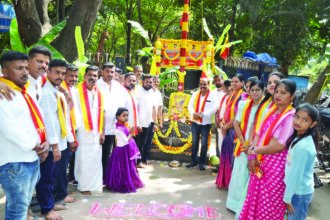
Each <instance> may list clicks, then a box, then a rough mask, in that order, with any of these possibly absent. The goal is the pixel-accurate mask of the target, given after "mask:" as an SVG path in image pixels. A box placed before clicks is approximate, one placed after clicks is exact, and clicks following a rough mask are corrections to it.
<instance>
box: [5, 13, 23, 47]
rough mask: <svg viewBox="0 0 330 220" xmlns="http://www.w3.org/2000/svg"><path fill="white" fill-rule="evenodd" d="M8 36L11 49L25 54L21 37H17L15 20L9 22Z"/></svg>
mask: <svg viewBox="0 0 330 220" xmlns="http://www.w3.org/2000/svg"><path fill="white" fill-rule="evenodd" d="M9 36H10V47H11V49H12V50H15V51H18V52H21V53H26V48H25V46H24V44H23V42H22V41H21V37H20V36H19V32H18V25H17V20H16V18H14V19H12V20H11V23H10V27H9Z"/></svg>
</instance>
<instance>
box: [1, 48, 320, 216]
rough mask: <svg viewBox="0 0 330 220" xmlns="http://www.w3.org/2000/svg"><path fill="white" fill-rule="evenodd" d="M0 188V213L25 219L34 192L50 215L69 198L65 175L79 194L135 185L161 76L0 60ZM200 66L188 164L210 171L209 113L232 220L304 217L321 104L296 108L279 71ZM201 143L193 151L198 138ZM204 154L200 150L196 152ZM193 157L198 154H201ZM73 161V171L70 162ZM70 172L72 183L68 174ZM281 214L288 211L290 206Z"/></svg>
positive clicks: (41, 52) (33, 58) (154, 121)
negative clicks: (0, 201) (251, 74)
mask: <svg viewBox="0 0 330 220" xmlns="http://www.w3.org/2000/svg"><path fill="white" fill-rule="evenodd" d="M0 63H1V67H2V74H3V75H2V76H1V77H0V120H1V126H0V146H1V147H0V177H1V178H0V184H1V185H2V188H3V189H4V192H5V194H6V197H7V200H6V214H5V216H6V217H5V219H26V218H27V215H28V207H29V204H30V201H31V198H32V195H33V193H34V191H35V192H36V198H37V201H38V204H39V206H40V208H41V213H42V214H43V215H45V217H46V219H55V220H58V219H62V217H61V216H60V215H59V213H58V212H56V210H57V205H58V204H63V203H70V202H74V201H75V198H74V197H72V196H70V195H69V194H68V191H67V188H68V182H69V180H74V181H76V182H77V184H78V190H79V191H80V192H81V193H82V194H84V195H90V194H91V193H92V192H101V191H102V188H103V187H104V186H106V187H107V188H108V189H110V190H112V191H115V192H122V193H129V192H136V190H137V189H138V188H141V187H143V185H144V184H143V183H142V181H141V179H140V177H139V174H138V170H137V168H144V167H146V166H148V160H149V154H150V148H151V144H152V139H153V135H154V131H155V130H156V129H157V128H161V127H162V121H163V119H162V106H163V102H162V95H161V93H160V91H159V89H158V86H159V79H158V78H157V77H154V76H151V75H149V74H142V67H140V66H136V67H135V68H134V72H129V73H127V74H125V75H123V74H122V70H121V69H119V68H116V66H115V65H114V64H112V63H104V64H103V65H102V67H101V70H99V68H98V67H96V66H93V65H91V66H88V67H87V68H86V70H85V72H84V81H82V82H80V83H78V74H79V69H78V68H77V67H76V66H75V65H73V64H68V63H66V61H63V60H58V59H52V57H51V53H50V52H49V50H48V49H46V48H44V47H41V46H36V47H34V48H32V49H31V50H30V51H29V54H28V55H25V54H22V53H19V52H14V51H9V52H7V53H4V54H3V55H2V57H1V62H0ZM210 83H211V82H210V81H209V79H208V78H207V77H206V75H205V74H204V73H202V77H201V79H200V81H199V90H198V91H196V92H195V93H194V94H193V95H192V96H191V98H190V101H189V104H188V110H189V112H190V114H191V132H192V155H191V162H190V163H189V164H188V165H187V168H191V167H195V166H197V165H198V167H199V169H200V170H201V171H203V170H205V169H206V166H205V164H206V157H207V151H208V139H209V135H210V130H211V125H212V123H213V118H215V124H216V127H217V128H218V129H217V131H218V132H217V136H218V140H217V145H218V146H217V150H216V151H217V154H218V155H219V157H220V165H219V170H218V175H217V178H216V184H217V186H218V187H219V188H224V189H228V197H227V202H226V206H227V208H228V209H230V210H232V211H234V212H235V213H236V218H238V219H283V218H284V216H285V215H286V214H288V218H289V219H305V218H306V216H307V210H308V205H309V203H310V202H311V200H312V196H313V164H314V160H315V156H316V150H315V145H316V143H317V142H316V138H317V137H316V133H315V131H314V130H315V127H316V125H317V120H318V111H317V110H316V109H315V108H314V107H313V106H311V105H310V104H302V105H300V106H299V107H297V108H296V109H295V108H294V106H293V101H294V98H295V90H296V84H295V82H294V81H292V80H289V79H284V77H283V75H282V74H281V73H279V72H274V73H271V74H270V75H269V77H268V82H267V85H266V88H265V86H264V83H263V82H261V81H259V80H257V79H255V78H249V79H248V80H247V81H246V82H245V81H244V76H243V75H241V74H237V75H236V76H234V77H233V78H232V79H231V80H223V79H222V78H221V76H220V75H216V76H214V79H213V83H214V85H215V87H216V89H215V90H213V91H211V90H210ZM200 141H201V146H199V143H200ZM198 152H200V153H198ZM198 154H199V156H198ZM68 166H69V173H67V168H68ZM68 176H69V177H70V179H68ZM286 212H287V213H286Z"/></svg>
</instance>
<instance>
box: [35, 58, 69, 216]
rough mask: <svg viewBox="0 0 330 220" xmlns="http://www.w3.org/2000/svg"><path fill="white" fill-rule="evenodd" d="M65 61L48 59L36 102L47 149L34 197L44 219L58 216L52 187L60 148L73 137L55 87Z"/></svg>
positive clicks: (61, 100) (62, 103)
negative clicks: (39, 110) (41, 118)
mask: <svg viewBox="0 0 330 220" xmlns="http://www.w3.org/2000/svg"><path fill="white" fill-rule="evenodd" d="M66 66H67V63H66V62H65V61H64V60H59V59H54V60H51V61H50V62H49V67H48V70H47V80H46V82H45V84H44V86H43V87H42V91H41V92H42V96H41V97H40V99H39V105H40V107H41V109H42V111H43V113H44V120H45V127H46V135H47V140H48V141H49V144H50V152H49V155H48V157H47V159H46V161H45V162H44V163H42V164H40V174H41V176H40V180H39V182H38V184H37V186H36V192H37V199H38V203H39V205H40V208H41V213H42V214H43V215H45V216H46V219H58V218H59V217H60V215H59V214H58V213H56V212H55V211H54V207H55V201H54V198H53V193H54V192H53V189H54V186H55V180H56V179H57V178H58V175H59V172H66V170H60V169H59V168H60V159H61V154H62V152H63V151H64V150H65V149H66V148H67V142H69V143H70V147H74V146H75V142H74V138H73V136H72V134H71V132H70V130H71V126H70V123H69V114H68V107H67V103H66V100H65V97H64V96H63V94H62V93H60V92H59V90H58V87H59V85H60V84H61V83H62V81H63V80H64V77H65V74H66Z"/></svg>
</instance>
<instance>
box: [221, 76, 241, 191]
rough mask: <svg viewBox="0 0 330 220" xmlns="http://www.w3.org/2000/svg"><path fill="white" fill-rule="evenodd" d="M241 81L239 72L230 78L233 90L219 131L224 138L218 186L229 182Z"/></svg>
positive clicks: (225, 185) (222, 186) (227, 184)
mask: <svg viewBox="0 0 330 220" xmlns="http://www.w3.org/2000/svg"><path fill="white" fill-rule="evenodd" d="M243 83H244V77H243V75H241V74H237V75H236V76H234V77H233V78H232V80H231V86H232V89H233V92H232V94H231V95H230V97H229V98H228V100H227V102H226V109H225V114H224V119H223V126H222V127H221V132H222V135H223V137H224V138H223V141H222V145H221V154H220V167H219V172H218V176H217V179H216V185H217V186H218V187H219V188H225V189H226V188H228V186H229V182H230V177H231V170H232V165H233V152H234V147H235V145H234V139H235V130H234V125H233V124H234V120H235V114H236V112H237V108H238V102H239V101H240V99H241V95H242V93H243Z"/></svg>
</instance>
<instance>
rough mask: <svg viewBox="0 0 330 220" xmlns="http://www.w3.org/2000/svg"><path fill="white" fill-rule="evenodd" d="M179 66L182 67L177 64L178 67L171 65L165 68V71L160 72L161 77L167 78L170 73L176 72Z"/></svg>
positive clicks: (162, 78)
mask: <svg viewBox="0 0 330 220" xmlns="http://www.w3.org/2000/svg"><path fill="white" fill-rule="evenodd" d="M179 68H180V67H178V66H176V67H170V68H167V69H165V71H164V72H161V73H160V74H159V79H160V80H165V79H166V78H167V76H168V75H169V74H171V73H176V72H177V71H178V70H179Z"/></svg>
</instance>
